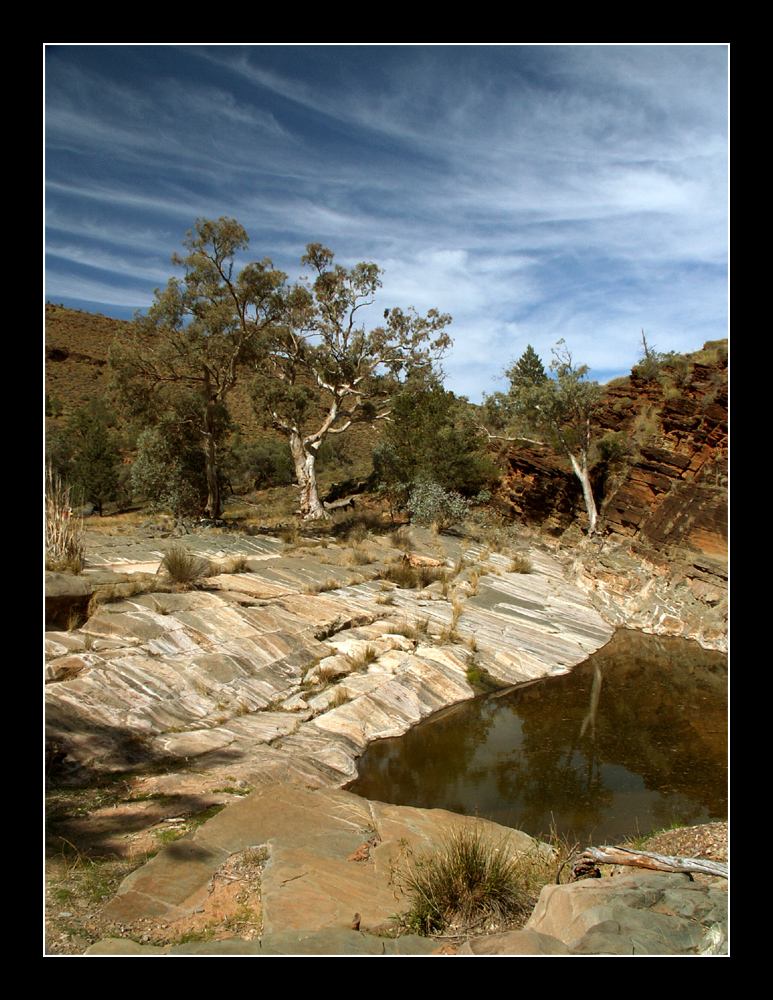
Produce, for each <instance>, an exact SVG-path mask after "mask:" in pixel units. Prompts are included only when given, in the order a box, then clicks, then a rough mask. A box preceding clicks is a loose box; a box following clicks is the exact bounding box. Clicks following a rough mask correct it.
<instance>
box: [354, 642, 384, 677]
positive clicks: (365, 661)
mask: <svg viewBox="0 0 773 1000" xmlns="http://www.w3.org/2000/svg"><path fill="white" fill-rule="evenodd" d="M346 659H347V660H348V661H349V664H350V666H351V668H352V670H358V671H361V670H367V669H368V667H369V666H370V665H371V663H375V662H376V660H377V659H378V650H377V649H376V647H375V646H371V645H370V644H368V645H367V646H365V647H364V648H363V649H360V650H358V651H357V652H356V653H349V654H348V655H347V657H346Z"/></svg>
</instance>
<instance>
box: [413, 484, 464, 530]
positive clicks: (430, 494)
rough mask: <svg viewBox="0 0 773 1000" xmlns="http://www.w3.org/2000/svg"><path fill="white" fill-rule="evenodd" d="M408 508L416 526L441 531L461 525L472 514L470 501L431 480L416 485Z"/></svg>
mask: <svg viewBox="0 0 773 1000" xmlns="http://www.w3.org/2000/svg"><path fill="white" fill-rule="evenodd" d="M406 506H407V508H408V510H409V511H410V513H411V519H412V520H413V521H415V522H416V524H423V525H427V526H429V525H435V526H436V527H437V529H438V530H439V531H443V530H444V529H446V528H450V527H451V526H452V525H454V524H460V523H461V522H462V521H464V519H465V518H466V517H467V515H468V514H469V512H470V505H469V501H467V500H465V499H464V497H463V496H462V495H461V494H460V493H455V492H453V491H452V490H445V489H443V487H442V486H440V484H439V483H433V482H430V481H429V480H421V481H419V482H417V483H416V484H415V485H414V487H413V489H412V490H411V493H410V496H409V497H408V503H407V505H406Z"/></svg>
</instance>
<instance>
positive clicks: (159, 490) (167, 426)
mask: <svg viewBox="0 0 773 1000" xmlns="http://www.w3.org/2000/svg"><path fill="white" fill-rule="evenodd" d="M131 484H132V490H133V492H134V493H135V494H136V495H138V496H140V497H144V498H145V500H147V501H148V503H149V504H150V506H151V508H152V509H155V510H171V511H172V513H173V514H174V515H175V516H176V517H186V516H191V515H194V514H198V513H200V512H201V511H202V509H203V507H204V504H205V503H206V497H207V482H206V477H205V475H204V470H203V468H202V465H201V451H200V449H199V447H198V442H197V441H196V439H195V436H194V435H193V434H192V433H191V431H190V429H189V428H188V427H186V426H179V425H178V424H176V423H175V422H173V421H170V422H163V423H162V424H160V425H159V426H158V427H149V428H148V429H147V430H144V431H143V432H142V433H141V434H140V436H139V438H138V439H137V457H136V459H135V461H134V464H133V465H132V470H131Z"/></svg>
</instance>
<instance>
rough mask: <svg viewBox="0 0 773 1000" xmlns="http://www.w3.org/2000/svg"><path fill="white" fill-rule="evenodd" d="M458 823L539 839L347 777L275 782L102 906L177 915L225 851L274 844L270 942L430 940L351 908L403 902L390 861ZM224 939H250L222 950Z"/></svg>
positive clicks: (371, 910) (373, 946)
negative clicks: (343, 783) (384, 797)
mask: <svg viewBox="0 0 773 1000" xmlns="http://www.w3.org/2000/svg"><path fill="white" fill-rule="evenodd" d="M460 826H474V827H476V828H480V829H482V830H483V832H484V834H489V835H491V836H492V838H494V839H496V840H497V841H500V840H502V839H503V838H505V837H506V838H508V839H509V841H510V843H511V845H512V847H513V849H514V850H517V851H524V852H527V851H531V850H535V849H538V848H537V846H536V842H535V841H534V840H532V838H531V837H529V836H527V835H526V834H524V833H522V832H520V831H518V830H511V829H509V828H507V827H501V826H498V825H497V824H495V823H491V822H488V821H486V820H478V819H476V818H473V817H465V816H457V815H455V814H453V813H450V812H446V811H445V810H443V809H414V808H411V807H407V806H393V805H386V804H384V803H379V802H369V801H368V800H367V799H363V798H360V797H359V796H357V795H354V794H352V793H351V792H345V791H342V790H340V789H330V788H320V789H308V788H304V787H302V786H300V785H292V784H278V785H268V786H264V787H262V788H260V789H259V790H258V791H256V792H253V793H252V794H251V795H249V796H247V797H246V798H244V799H242V800H240V801H238V802H235V803H233V805H231V806H230V807H229V808H228V809H225V810H223V811H222V812H221V813H219V814H218V815H217V816H214V817H213V818H212V819H210V820H208V821H207V822H206V823H205V824H203V825H202V826H201V827H200V828H199V829H198V830H196V831H195V833H193V834H192V835H190V836H188V837H185V838H183V839H181V840H178V841H176V842H175V843H174V844H171V845H170V846H169V847H167V848H166V849H165V850H163V851H162V852H161V853H159V854H158V855H157V856H156V857H155V858H153V859H152V860H151V861H150V862H148V864H146V865H144V866H143V867H142V868H140V869H138V870H137V871H135V872H133V873H132V874H131V875H129V876H128V878H126V879H125V880H124V882H123V883H122V885H121V887H120V889H119V891H118V894H117V895H116V896H115V897H114V898H113V899H112V900H111V901H110V902H109V903H108V904H107V905H106V906H105V907H104V909H103V911H102V915H103V917H105V918H106V919H109V920H113V921H116V922H124V923H125V922H133V921H136V920H142V919H144V918H149V917H160V916H161V917H163V916H164V915H166V916H168V917H169V919H177V918H179V917H181V916H184V915H185V914H186V913H191V912H193V911H194V909H195V908H196V907H197V906H199V905H200V904H201V901H202V899H203V898H205V897H206V894H207V891H208V885H209V882H210V879H211V878H212V876H213V874H214V872H215V870H216V869H217V868H218V867H219V866H220V865H222V863H223V862H224V860H225V859H226V858H228V857H229V856H230V855H231V854H233V853H236V852H239V851H243V850H245V849H247V848H250V847H259V846H263V845H267V847H268V851H269V860H268V861H267V863H266V866H265V868H264V871H263V878H262V890H261V897H262V907H263V953H264V954H268V953H271V954H288V953H289V954H294V953H297V954H402V953H410V954H416V953H418V951H422V952H428V951H431V950H434V948H435V947H436V946H437V942H430V944H431V945H432V947H431V948H430V947H426V946H425V944H424V942H423V941H422V939H417V940H413V941H411V940H409V939H408V938H405V939H400V941H402V944H401V943H399V942H398V941H396V940H393V939H389V938H381V937H377V936H375V935H372V934H367V933H360V932H355V931H352V929H351V924H352V920H353V918H354V915H355V913H359V914H360V921H361V922H360V930H361V931H362V932H367V930H368V928H376V927H378V926H380V925H383V924H385V923H389V921H390V920H391V918H392V917H393V916H394V915H395V913H397V912H399V911H400V910H401V909H404V908H405V903H404V901H403V900H402V899H401V898H400V897H399V895H397V894H396V893H395V890H394V887H393V886H392V884H391V881H390V873H391V869H392V864H393V862H394V861H395V860H397V859H398V858H399V857H400V855H401V852H402V851H404V850H406V849H407V848H410V849H411V850H414V851H419V852H420V851H423V850H426V849H429V848H430V847H431V846H432V845H433V844H437V842H438V841H439V840H440V839H441V838H442V837H443V836H444V834H446V833H447V832H448V831H449V830H450V829H456V828H459V827H460ZM374 841H375V845H374ZM353 855H356V856H357V857H359V858H361V860H355V859H354V858H353ZM312 939H313V940H312ZM194 945H195V947H196V953H197V954H204V953H212V954H214V953H215V952H205V951H204V950H201V949H204V947H205V946H206V947H207V948H209V947H216V948H217V949H220V950H219V951H218V952H217V953H220V954H225V953H230V954H257V953H259V951H257V950H255V949H260V947H261V946H260V943H256V942H236V943H234V942H233V941H232V942H209V943H207V942H191V943H190V946H191V947H193V946H194ZM179 947H182V946H179ZM185 947H186V948H187V947H188V945H186V946H185ZM227 948H235V949H238V948H242V949H244V948H248V949H249V950H247V951H245V950H242V951H238V950H236V951H230V952H226V951H223V950H222V949H227ZM287 949H293V950H290V951H288V950H287ZM402 949H411V950H410V951H408V952H405V951H403V950H402ZM417 949H418V951H417ZM100 953H101V954H103V953H104V952H100ZM175 953H182V952H179V951H175ZM188 953H192V952H188Z"/></svg>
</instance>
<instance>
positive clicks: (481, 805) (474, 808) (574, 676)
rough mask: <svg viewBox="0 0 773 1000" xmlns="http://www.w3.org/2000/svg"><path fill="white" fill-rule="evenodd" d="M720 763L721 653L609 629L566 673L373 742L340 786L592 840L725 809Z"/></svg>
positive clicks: (723, 761)
mask: <svg viewBox="0 0 773 1000" xmlns="http://www.w3.org/2000/svg"><path fill="white" fill-rule="evenodd" d="M594 677H595V686H594ZM594 691H595V694H594ZM594 704H595V706H596V708H595V711H593V710H592V706H594ZM726 765H727V748H726V668H725V661H724V657H723V656H722V654H719V653H713V652H710V651H706V650H702V649H701V648H700V647H699V646H697V645H696V644H694V643H687V642H684V641H683V640H666V639H662V638H657V637H653V636H644V635H642V634H639V633H629V632H619V633H618V634H617V635H616V636H615V638H614V639H613V641H612V642H611V643H610V644H609V645H608V646H607V647H605V648H604V649H603V650H601V651H599V652H598V653H596V654H595V655H594V656H593V657H591V658H590V659H589V660H588V661H586V662H585V663H584V664H581V665H580V666H579V667H577V668H576V669H575V670H574V671H573V672H572V673H571V674H568V675H566V676H564V677H558V678H550V679H546V680H545V681H542V682H540V683H539V684H536V685H531V686H528V687H525V688H523V689H520V690H518V691H515V692H513V693H512V694H509V695H506V696H504V697H497V698H488V699H482V698H479V699H476V700H475V701H474V702H469V703H467V704H465V705H464V706H461V707H458V708H455V709H453V710H451V711H450V712H449V713H447V714H446V715H441V717H440V718H435V719H433V720H430V721H429V722H428V723H425V724H424V725H421V726H418V727H416V728H415V729H413V730H411V731H410V732H409V733H407V734H406V735H405V736H403V737H400V738H399V739H397V740H384V741H381V742H380V743H376V744H373V746H372V747H371V748H370V749H369V750H368V752H367V753H366V754H365V756H364V757H363V758H362V759H361V761H360V778H359V779H358V781H357V782H355V783H354V784H353V785H352V786H350V787H351V789H352V791H356V792H358V793H360V794H362V795H365V796H367V797H369V798H373V799H380V800H382V801H391V802H397V803H402V804H406V805H417V806H425V807H435V808H438V807H441V808H446V809H452V810H454V811H457V812H464V813H466V814H468V815H475V814H477V815H480V816H484V817H487V818H489V819H493V820H495V821H497V822H499V823H503V824H505V825H510V826H520V827H522V828H523V829H525V830H527V832H529V833H533V834H537V833H540V832H547V831H548V830H549V829H550V828H551V827H553V826H555V828H556V829H557V830H558V831H559V832H562V833H565V834H567V835H572V836H574V837H576V838H577V839H585V838H587V839H589V840H591V839H593V840H595V841H596V842H600V841H602V840H615V839H618V840H619V839H622V838H623V837H624V836H626V835H631V834H636V833H637V832H642V833H644V832H647V831H649V830H652V829H656V828H659V827H664V826H670V825H672V824H674V823H700V822H706V821H708V820H710V819H716V818H722V817H724V815H725V811H726Z"/></svg>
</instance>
